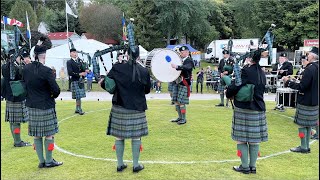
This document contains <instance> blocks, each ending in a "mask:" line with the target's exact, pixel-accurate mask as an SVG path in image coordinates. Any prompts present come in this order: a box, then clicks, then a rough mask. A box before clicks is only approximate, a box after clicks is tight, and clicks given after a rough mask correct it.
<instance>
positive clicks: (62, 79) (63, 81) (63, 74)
mask: <svg viewBox="0 0 320 180" xmlns="http://www.w3.org/2000/svg"><path fill="white" fill-rule="evenodd" d="M59 77H60V82H61V87H62V88H61V89H62V90H64V89H65V87H66V72H65V71H64V67H63V66H62V67H61V69H60V71H59Z"/></svg>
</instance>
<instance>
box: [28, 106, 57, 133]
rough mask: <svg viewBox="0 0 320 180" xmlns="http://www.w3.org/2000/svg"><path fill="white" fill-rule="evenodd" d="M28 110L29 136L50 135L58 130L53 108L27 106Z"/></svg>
mask: <svg viewBox="0 0 320 180" xmlns="http://www.w3.org/2000/svg"><path fill="white" fill-rule="evenodd" d="M28 111H29V116H30V120H29V123H28V124H29V126H28V127H29V128H28V134H29V136H38V137H44V136H51V135H54V134H56V133H57V132H58V131H59V128H58V120H57V114H56V110H55V108H50V109H37V108H30V107H28Z"/></svg>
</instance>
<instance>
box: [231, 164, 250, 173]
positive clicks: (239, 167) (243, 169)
mask: <svg viewBox="0 0 320 180" xmlns="http://www.w3.org/2000/svg"><path fill="white" fill-rule="evenodd" d="M233 170H235V171H237V172H241V173H243V174H249V173H250V168H243V167H242V165H240V166H233Z"/></svg>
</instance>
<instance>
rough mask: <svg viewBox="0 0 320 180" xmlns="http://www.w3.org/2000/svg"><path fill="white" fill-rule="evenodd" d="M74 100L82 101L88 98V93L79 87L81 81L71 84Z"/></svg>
mask: <svg viewBox="0 0 320 180" xmlns="http://www.w3.org/2000/svg"><path fill="white" fill-rule="evenodd" d="M71 91H72V99H81V98H84V97H86V91H85V89H84V87H83V88H80V87H79V81H72V82H71Z"/></svg>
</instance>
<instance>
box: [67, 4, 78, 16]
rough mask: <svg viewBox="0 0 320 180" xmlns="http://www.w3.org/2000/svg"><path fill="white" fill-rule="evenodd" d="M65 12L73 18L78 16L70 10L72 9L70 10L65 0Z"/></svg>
mask: <svg viewBox="0 0 320 180" xmlns="http://www.w3.org/2000/svg"><path fill="white" fill-rule="evenodd" d="M66 13H68V14H70V15H72V16H73V17H75V18H77V17H78V16H77V15H75V14H74V13H73V12H72V10H71V8H70V6H69V5H68V3H67V2H66Z"/></svg>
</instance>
